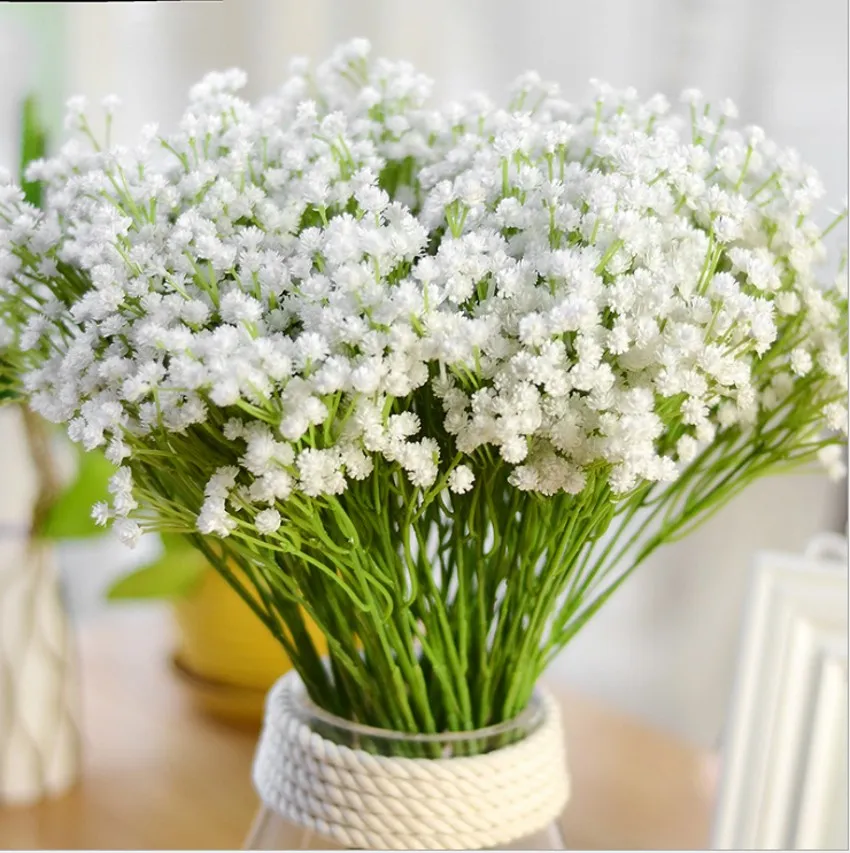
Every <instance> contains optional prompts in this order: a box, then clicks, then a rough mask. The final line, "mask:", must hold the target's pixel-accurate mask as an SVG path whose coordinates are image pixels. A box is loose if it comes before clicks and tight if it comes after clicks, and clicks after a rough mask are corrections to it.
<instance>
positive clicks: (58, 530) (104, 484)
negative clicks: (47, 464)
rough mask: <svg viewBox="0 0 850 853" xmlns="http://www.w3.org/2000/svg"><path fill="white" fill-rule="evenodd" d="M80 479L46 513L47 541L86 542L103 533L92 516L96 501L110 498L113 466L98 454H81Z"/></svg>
mask: <svg viewBox="0 0 850 853" xmlns="http://www.w3.org/2000/svg"><path fill="white" fill-rule="evenodd" d="M79 466H80V467H79V469H78V472H77V478H76V480H74V482H73V483H71V485H70V486H69V487H68V488H67V489H66V490H65V491H64V492H63V493H62V494H61V495H59V497H58V498H57V499H56V501H55V502H54V503H53V506H51V507H50V509H49V510H48V512H47V517H46V518H45V520H44V524H43V525H42V528H41V530H40V531H39V532H40V535H41V536H43V537H44V538H46V539H83V538H86V537H89V536H99V535H101V534H102V533H103V532H104V529H103V528H102V527H98V526H97V525H96V524H95V523H94V519H92V517H91V509H92V506H94V504H95V503H97V501H103V500H106V499H107V498H108V497H109V492H108V482H109V478H110V477H111V476H112V475H113V474H114V473H115V468H114V466H113V465H112V464H111V463H110V462H108V461H107V460H106V457H104V456H103V454H102V453H100V452H98V451H90V452H80V454H79Z"/></svg>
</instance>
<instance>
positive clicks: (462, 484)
mask: <svg viewBox="0 0 850 853" xmlns="http://www.w3.org/2000/svg"><path fill="white" fill-rule="evenodd" d="M474 482H475V474H473V473H472V469H471V468H469V467H468V466H467V465H458V466H457V468H455V469H454V470H452V472H451V474H449V480H448V483H449V489H450V490H451V491H453V492H455V493H456V494H459V495H462V494H464V493H465V492H468V491H469V490H470V489H471V488H472V484H473V483H474Z"/></svg>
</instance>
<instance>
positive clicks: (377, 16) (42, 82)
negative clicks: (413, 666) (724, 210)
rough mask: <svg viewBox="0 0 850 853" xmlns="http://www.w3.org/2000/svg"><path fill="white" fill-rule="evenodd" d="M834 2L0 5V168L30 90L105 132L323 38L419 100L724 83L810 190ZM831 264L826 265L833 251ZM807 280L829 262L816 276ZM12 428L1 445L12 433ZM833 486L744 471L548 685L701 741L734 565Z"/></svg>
mask: <svg viewBox="0 0 850 853" xmlns="http://www.w3.org/2000/svg"><path fill="white" fill-rule="evenodd" d="M847 16H848V8H847V0H805V2H803V1H802V0H640V2H636V0H594V2H593V3H586V2H578V0H523V2H521V3H517V2H510V0H428V2H425V0H348V1H347V2H341V1H340V0H337V2H334V0H311V2H309V3H305V2H303V0H302V2H297V0H292V1H291V0H221V2H181V3H149V2H136V3H108V4H83V3H39V4H29V3H17V4H6V5H2V6H0V164H3V165H7V166H14V164H15V158H16V157H17V147H16V146H17V142H16V133H17V125H16V114H17V108H18V102H19V99H20V97H21V96H22V94H23V93H24V92H25V91H30V90H33V89H35V90H37V91H38V92H39V93H40V95H41V97H42V99H43V100H44V103H45V107H46V113H47V117H48V119H49V121H50V123H51V125H52V127H54V128H55V129H56V130H57V132H58V128H59V127H60V126H61V104H62V102H63V101H64V100H65V98H66V97H67V96H69V95H71V94H76V93H82V94H85V95H87V96H89V97H90V98H92V99H95V100H96V99H97V98H99V97H101V96H102V95H105V94H108V93H117V94H119V95H121V96H122V97H123V100H124V104H125V105H124V108H123V110H122V112H121V114H120V117H119V119H118V121H117V123H116V133H117V136H118V138H120V139H121V140H122V141H131V140H132V139H133V137H134V135H135V134H136V133H137V132H138V130H139V128H140V127H141V126H142V124H144V123H146V122H148V121H152V120H156V121H158V122H160V124H161V126H162V127H163V128H164V129H168V128H169V126H170V125H171V124H173V123H174V122H175V121H176V119H177V118H178V116H179V115H180V113H181V111H182V108H183V104H184V102H185V97H186V92H187V90H188V87H189V86H190V85H191V84H192V83H193V82H195V81H196V80H197V79H198V78H199V77H200V76H201V75H202V74H203V73H204V72H205V71H207V70H210V69H213V68H223V67H229V66H233V65H236V66H239V67H242V68H244V69H245V70H246V71H247V72H248V74H249V79H250V88H249V95H252V96H254V95H258V94H261V93H263V92H265V91H267V90H269V89H272V88H274V87H275V86H276V85H277V83H278V82H279V81H280V80H281V79H282V78H283V76H284V75H285V71H286V67H287V63H288V61H289V59H290V58H291V57H292V56H293V55H308V56H310V57H312V58H315V59H321V58H322V57H323V56H325V55H326V54H327V53H328V52H329V51H330V49H331V48H332V47H333V46H334V45H335V44H336V43H337V42H339V41H340V40H343V39H347V38H351V37H354V36H365V37H367V38H369V39H370V40H371V41H372V43H373V45H374V46H375V49H376V51H377V52H379V53H381V54H383V55H388V56H392V57H396V58H405V59H409V60H411V61H413V62H414V63H415V64H416V65H418V66H419V67H420V68H421V69H422V70H423V71H425V72H427V73H428V74H430V75H431V76H432V77H433V78H435V80H436V82H437V85H436V90H435V91H436V95H437V97H438V98H449V97H452V96H455V95H457V94H460V93H463V92H465V91H467V90H469V89H483V90H486V91H488V92H489V93H490V94H493V95H498V94H499V92H500V91H502V90H503V89H504V88H505V87H506V86H507V84H508V83H509V82H510V81H511V80H512V79H513V78H514V77H515V76H517V75H518V74H519V73H521V72H522V71H525V70H527V69H529V68H534V69H536V70H538V71H540V73H541V74H542V75H543V76H544V77H546V78H548V79H552V80H557V81H559V82H560V83H561V86H562V90H563V92H564V93H565V95H566V96H567V97H577V96H580V95H581V94H582V93H583V92H584V91H585V87H586V85H587V81H588V79H589V78H590V77H599V78H602V79H605V80H607V81H609V82H610V83H612V84H614V85H619V86H625V85H633V86H635V87H637V88H638V90H639V91H640V92H641V93H642V94H645V95H649V94H652V93H653V92H655V91H662V92H664V93H665V94H667V95H668V96H670V97H671V98H675V97H676V96H677V95H678V93H679V91H680V90H681V89H683V88H685V87H686V86H695V87H698V88H700V89H702V90H703V91H704V92H706V94H708V95H709V96H710V97H712V98H721V97H725V96H729V97H731V98H732V99H733V100H735V101H736V102H737V103H738V106H739V108H740V111H741V115H742V117H743V119H744V120H745V121H746V122H748V123H755V124H761V125H762V126H763V127H764V128H765V129H766V130H767V132H768V133H769V134H770V135H771V136H773V137H774V138H776V139H777V140H778V141H780V142H782V143H784V144H788V145H793V146H795V147H796V148H798V149H799V150H800V151H801V153H802V154H803V156H804V158H805V159H806V160H807V161H808V162H810V163H812V164H813V165H815V166H816V167H817V168H818V169H819V170H820V172H821V175H822V177H823V179H824V182H825V183H826V186H827V188H828V194H829V202H830V203H832V204H833V205H834V204H838V203H840V202H841V200H842V199H843V198H845V197H846V194H847V92H848V81H847V26H848V22H847ZM834 260H836V259H834ZM825 274H829V275H831V274H832V272H831V271H827V272H826V273H825ZM15 429H16V427H15V425H14V424H12V423H10V422H9V420H8V419H5V420H4V419H3V416H2V415H0V466H2V469H3V470H4V471H7V472H9V473H8V476H4V477H3V478H2V481H0V522H3V521H8V520H15V518H16V517H17V516H20V517H21V518H23V517H25V515H26V508H25V505H26V501H27V494H28V493H29V485H28V481H27V472H26V470H25V469H23V468H16V467H15V466H16V463H17V462H18V460H19V459H20V458H21V454H20V452H19V448H20V444H19V439H18V437H17V434H16V432H15ZM16 442H18V443H17V444H16ZM845 494H846V487H845V484H841V485H840V486H836V485H834V484H830V483H829V482H828V481H827V480H826V479H825V478H823V477H821V476H818V475H802V476H797V477H790V478H785V479H783V480H770V481H763V482H761V483H758V484H756V485H755V486H754V487H752V488H751V489H750V490H749V491H748V492H746V493H745V494H744V495H743V496H742V497H740V498H739V499H738V500H737V501H736V502H735V503H734V504H733V505H731V506H729V507H727V508H726V510H725V511H724V512H723V513H722V514H720V515H718V516H717V517H716V518H714V519H713V520H712V521H710V522H709V523H708V524H707V525H706V526H705V527H704V528H703V529H701V530H700V531H699V532H698V533H697V534H696V535H694V536H692V537H691V538H690V539H688V540H687V541H685V542H683V543H679V544H677V545H674V546H671V547H669V548H668V549H667V550H666V551H663V552H662V553H661V554H658V555H656V557H655V558H654V560H653V561H652V562H651V564H647V565H646V566H644V567H643V569H642V571H641V572H639V573H637V574H636V575H635V576H634V577H633V578H632V579H631V580H630V582H629V583H628V584H627V585H626V587H625V588H624V589H623V590H621V591H620V593H619V594H618V596H617V597H615V598H614V599H613V600H612V602H611V603H610V604H609V605H608V606H607V610H603V611H602V613H601V614H600V615H599V616H598V617H597V619H596V620H595V621H594V622H593V623H591V625H590V626H589V627H588V628H586V629H585V631H584V632H583V633H582V634H580V635H579V636H578V637H577V638H576V640H575V641H574V642H573V643H572V645H571V646H570V647H569V648H568V649H567V650H566V651H565V652H564V654H563V655H562V657H561V658H560V659H559V660H558V661H557V663H556V664H555V666H554V667H553V672H552V673H551V676H552V678H553V679H554V680H558V681H561V682H566V683H567V684H570V685H572V686H575V687H576V688H579V689H581V690H583V691H585V692H589V693H592V694H594V695H597V696H599V697H601V698H603V699H605V700H606V701H609V702H610V703H612V704H615V705H617V706H619V707H621V708H623V709H626V710H628V711H630V712H632V713H635V714H638V715H640V716H642V717H644V718H645V719H647V720H649V721H650V722H653V723H655V724H656V725H658V726H661V727H664V728H666V729H669V730H672V731H674V732H677V733H678V734H680V735H682V736H684V737H686V738H688V739H690V740H692V741H694V742H697V743H701V744H704V745H706V746H711V745H714V744H716V743H717V739H718V737H719V736H720V734H721V727H722V720H723V714H724V710H725V706H726V702H727V699H728V694H729V690H730V686H731V680H732V676H733V672H734V664H735V652H736V647H737V642H738V627H739V621H740V615H741V610H742V606H743V601H744V596H745V592H746V587H747V578H748V570H749V566H750V564H751V560H752V557H753V555H754V553H755V552H756V551H757V550H759V549H765V548H767V549H771V550H799V549H800V548H801V547H802V546H803V544H804V543H805V541H806V540H807V539H808V537H809V536H811V535H812V534H813V533H815V532H816V531H818V530H821V529H839V530H843V529H844V527H845V524H846V508H845V507H846V505H845V501H844V495H845ZM142 556H143V555H142V554H141V553H140V552H138V551H137V552H135V553H131V552H127V551H125V550H123V549H122V548H121V546H119V545H117V544H115V543H114V542H112V541H105V542H101V543H99V544H98V545H97V546H96V547H94V548H93V547H92V546H80V545H77V546H74V547H73V548H66V549H65V552H64V570H65V576H66V579H67V582H68V591H69V595H70V597H71V600H72V602H73V604H74V607H75V609H76V611H77V612H78V614H79V617H80V618H81V619H86V618H91V616H92V614H93V613H94V612H95V611H96V610H97V609H98V608H99V607H103V606H105V605H103V604H102V602H101V599H100V593H101V590H102V588H103V586H104V584H105V583H106V582H107V581H108V580H109V579H110V578H111V577H113V576H114V575H115V574H116V573H118V572H120V571H123V570H125V569H126V568H127V567H128V566H129V565H131V564H132V563H134V562H137V561H139V560H140V559H142Z"/></svg>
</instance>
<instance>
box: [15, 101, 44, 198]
mask: <svg viewBox="0 0 850 853" xmlns="http://www.w3.org/2000/svg"><path fill="white" fill-rule="evenodd" d="M46 150H47V133H46V131H45V129H44V125H43V124H42V123H41V119H40V118H39V115H38V107H37V102H36V99H35V98H34V97H33V96H32V95H30V96H29V97H28V98H26V100H24V103H23V106H22V108H21V188H22V189H23V191H24V196H25V197H26V200H27V201H28V202H29V203H30V204H32V205H35V207H41V196H42V186H41V182H39V181H26V180H24V172H25V171H26V168H27V166H28V165H29V164H30V163H31V162H32V161H33V160H38V159H40V158H42V157H44V154H45V152H46Z"/></svg>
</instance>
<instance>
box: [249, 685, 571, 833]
mask: <svg viewBox="0 0 850 853" xmlns="http://www.w3.org/2000/svg"><path fill="white" fill-rule="evenodd" d="M302 691H303V687H302V684H301V681H300V679H299V678H298V675H297V674H296V673H295V672H289V673H287V674H286V675H285V676H283V678H281V679H280V680H279V681H278V682H277V684H276V685H275V686H274V687H273V688H272V690H271V691H270V693H269V696H268V699H267V700H266V716H265V722H264V724H263V731H262V734H261V735H260V741H259V745H258V747H257V752H256V755H255V758H254V770H253V778H254V786H255V788H256V790H257V793H258V794H259V796H260V798H261V799H262V801H263V803H264V804H265V805H266V807H268V808H269V809H271V810H273V811H274V812H276V813H277V814H279V815H280V816H281V817H283V818H285V819H286V820H288V821H290V822H291V823H294V824H296V825H298V826H302V827H304V828H307V829H311V830H313V831H315V832H316V833H318V834H320V835H322V836H324V837H326V838H329V839H333V840H335V841H336V842H338V843H339V844H341V845H344V846H345V847H349V848H360V849H372V850H480V849H483V848H488V847H498V846H500V845H504V844H509V843H510V842H511V841H514V840H516V839H518V838H522V837H524V836H527V835H530V834H532V833H534V832H537V831H538V830H540V829H542V828H543V827H545V826H547V825H548V824H551V822H552V821H554V820H556V819H557V818H558V816H559V815H560V813H561V811H562V810H563V808H564V806H565V805H566V802H567V798H568V796H569V777H568V775H567V769H566V761H565V755H564V744H563V734H562V730H561V720H560V713H559V708H558V704H557V702H556V701H555V700H554V699H553V698H552V697H551V696H550V695H549V694H548V693H545V692H544V693H541V698H542V701H543V706H544V719H543V722H542V723H541V724H540V726H539V727H538V728H537V729H536V730H535V731H533V732H532V733H531V734H530V735H529V736H528V737H526V738H524V739H523V740H521V741H518V742H516V743H513V744H510V745H508V746H505V747H503V748H501V749H497V750H495V751H493V752H489V753H486V754H483V755H477V756H470V757H466V756H463V757H452V758H433V759H432V758H405V757H387V756H381V755H373V754H371V753H368V752H365V751H363V750H359V749H351V748H350V747H347V746H342V745H339V744H337V743H334V742H333V741H331V740H328V739H327V738H325V737H322V736H321V735H319V734H317V733H316V732H314V731H313V730H312V729H311V728H310V727H309V726H308V725H307V724H306V723H304V722H302V720H301V719H300V718H299V716H298V715H297V713H296V709H297V707H298V703H299V702H301V701H303V700H302V699H301V696H302Z"/></svg>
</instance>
